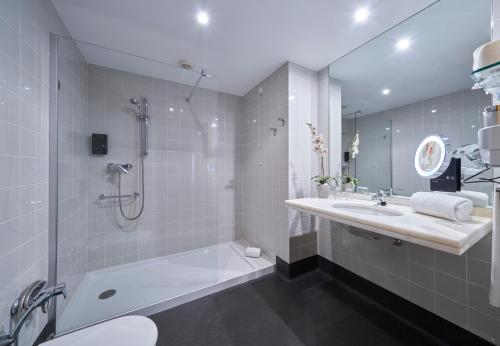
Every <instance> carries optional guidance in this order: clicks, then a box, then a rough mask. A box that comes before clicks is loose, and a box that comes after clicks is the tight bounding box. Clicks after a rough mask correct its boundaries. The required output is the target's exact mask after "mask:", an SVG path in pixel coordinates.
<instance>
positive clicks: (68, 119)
mask: <svg viewBox="0 0 500 346" xmlns="http://www.w3.org/2000/svg"><path fill="white" fill-rule="evenodd" d="M51 57H52V60H51V71H50V73H51V86H50V90H51V107H50V111H51V122H50V124H49V127H50V134H51V138H52V141H51V144H50V154H51V172H50V204H51V210H53V211H54V212H52V213H51V216H50V218H51V219H50V224H51V226H50V275H49V277H50V281H52V283H55V282H59V283H60V282H65V283H66V285H67V289H68V298H67V299H65V300H59V301H58V304H57V308H55V309H54V308H53V309H52V311H51V315H50V316H51V317H50V320H51V322H53V324H55V329H56V331H57V333H65V332H68V331H71V330H74V329H78V328H81V327H84V326H87V325H90V324H93V323H97V322H100V321H103V320H106V319H109V318H113V317H116V316H119V315H123V314H129V313H141V314H150V313H154V312H157V311H161V310H163V309H165V308H169V307H172V306H176V305H178V304H181V303H183V302H186V301H189V300H191V299H193V298H197V297H201V296H203V295H206V294H208V293H211V292H215V291H217V290H220V289H222V288H225V287H229V286H231V285H234V284H237V283H241V282H244V281H246V280H249V279H251V278H255V277H258V276H260V275H263V274H265V273H269V272H271V271H272V270H273V264H272V263H271V262H270V261H267V260H266V259H264V258H261V259H254V260H249V259H246V258H244V257H243V256H242V253H243V247H244V246H245V245H246V243H245V242H244V241H243V240H241V239H240V238H241V236H242V230H241V214H242V212H241V208H242V206H241V202H240V200H241V184H242V182H241V167H239V163H238V161H239V160H240V157H241V155H242V154H241V151H242V149H241V145H240V143H241V141H242V139H241V136H242V134H241V127H242V114H241V108H242V107H241V100H240V97H238V96H234V95H230V94H225V93H221V92H216V91H211V90H208V89H204V87H207V86H210V87H211V88H212V89H213V88H215V87H216V83H217V78H203V77H208V76H209V75H208V74H207V73H206V72H205V71H204V70H202V69H201V68H199V69H197V68H196V67H193V68H192V69H186V68H182V67H180V66H176V65H172V64H168V63H164V62H160V61H155V60H150V59H145V58H142V57H138V56H136V55H131V54H126V53H123V52H119V51H116V50H111V49H107V48H104V47H100V46H96V45H93V44H89V43H84V42H79V41H74V40H72V39H69V38H65V37H60V36H56V35H52V36H51ZM209 83H210V84H209ZM193 86H195V87H193ZM92 134H94V136H92ZM92 138H100V141H99V142H98V143H93V142H92ZM93 148H98V150H93Z"/></svg>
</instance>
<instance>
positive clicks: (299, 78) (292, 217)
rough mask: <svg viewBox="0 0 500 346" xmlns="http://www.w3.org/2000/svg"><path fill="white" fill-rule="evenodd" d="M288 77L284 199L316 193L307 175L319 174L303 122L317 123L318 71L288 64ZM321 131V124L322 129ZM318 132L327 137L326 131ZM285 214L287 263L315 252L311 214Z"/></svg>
mask: <svg viewBox="0 0 500 346" xmlns="http://www.w3.org/2000/svg"><path fill="white" fill-rule="evenodd" d="M288 78H289V85H288V90H289V98H288V99H289V101H288V102H289V104H288V109H289V110H288V116H289V126H288V136H289V139H288V161H289V162H288V169H289V172H288V198H289V199H294V198H303V197H311V196H316V187H315V184H314V183H313V182H311V177H312V176H315V175H318V174H320V168H319V167H320V160H319V157H318V155H317V154H315V153H313V152H312V148H311V147H312V146H311V133H310V131H309V128H308V127H307V125H306V123H309V122H310V123H313V124H314V125H315V126H318V73H317V72H313V71H311V70H309V69H306V68H304V67H302V66H299V65H296V64H293V63H289V77H288ZM319 130H320V129H319V128H318V131H319ZM325 130H326V129H325V128H324V126H323V129H322V131H325ZM322 134H323V135H324V136H325V137H328V133H326V132H325V133H322ZM326 147H328V143H327V144H326ZM327 165H328V162H325V169H327ZM288 215H289V234H290V263H292V262H295V261H298V260H300V259H303V258H307V257H310V256H313V255H315V254H316V233H315V231H314V226H315V225H314V223H313V222H312V220H313V219H312V217H311V216H310V215H309V214H307V213H300V212H297V211H295V210H292V209H289V211H288Z"/></svg>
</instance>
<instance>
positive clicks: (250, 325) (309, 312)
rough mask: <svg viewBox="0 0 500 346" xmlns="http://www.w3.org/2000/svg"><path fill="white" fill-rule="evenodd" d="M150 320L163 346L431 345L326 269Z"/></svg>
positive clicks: (253, 285)
mask: <svg viewBox="0 0 500 346" xmlns="http://www.w3.org/2000/svg"><path fill="white" fill-rule="evenodd" d="M151 318H152V319H153V320H154V321H155V323H156V324H157V326H158V331H159V338H158V343H157V345H158V346H163V345H168V346H170V345H176V346H177V345H249V346H250V345H259V346H260V345H273V346H275V345H277V346H279V345H333V346H335V345H338V346H347V345H356V346H362V345H388V346H392V345H433V344H434V343H433V341H432V340H429V339H428V338H426V337H425V335H423V334H421V333H420V332H419V331H418V330H416V329H414V328H412V327H411V326H409V325H407V324H406V323H404V322H403V321H401V320H399V319H398V318H396V317H395V316H393V315H391V314H390V313H389V312H387V311H385V310H383V309H382V308H380V307H379V306H378V305H377V304H375V303H374V302H372V301H370V300H368V299H366V298H364V297H363V296H360V295H359V294H357V293H356V292H354V291H352V290H350V289H349V288H348V287H346V286H344V285H342V284H339V283H338V282H336V281H335V280H333V279H332V278H330V277H329V276H327V275H325V274H323V273H321V272H314V273H309V274H306V275H303V276H301V277H299V278H297V279H295V280H292V281H289V280H286V279H285V278H283V277H282V276H280V275H278V274H275V275H271V276H268V277H265V278H263V279H260V280H256V281H253V282H250V283H248V284H244V285H241V286H238V287H235V288H231V289H228V290H226V291H223V292H220V293H217V294H214V295H211V296H208V297H205V298H201V299H198V300H196V301H193V302H190V303H187V304H184V305H181V306H179V307H176V308H174V309H170V310H167V311H164V312H161V313H159V314H156V315H154V316H151Z"/></svg>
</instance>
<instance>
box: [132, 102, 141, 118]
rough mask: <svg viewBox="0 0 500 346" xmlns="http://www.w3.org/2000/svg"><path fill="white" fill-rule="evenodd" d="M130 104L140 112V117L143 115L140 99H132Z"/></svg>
mask: <svg viewBox="0 0 500 346" xmlns="http://www.w3.org/2000/svg"><path fill="white" fill-rule="evenodd" d="M130 103H131V104H133V105H134V106H136V107H137V110H138V112H139V116H141V115H142V106H141V101H139V100H138V99H136V98H131V99H130Z"/></svg>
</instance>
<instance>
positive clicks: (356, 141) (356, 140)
mask: <svg viewBox="0 0 500 346" xmlns="http://www.w3.org/2000/svg"><path fill="white" fill-rule="evenodd" d="M358 154H359V131H356V134H355V135H354V139H353V141H352V145H351V157H352V158H353V159H355V158H356V156H357V155H358Z"/></svg>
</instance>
